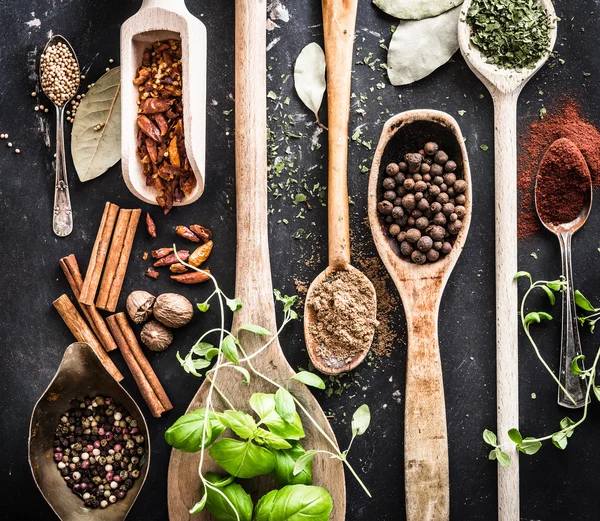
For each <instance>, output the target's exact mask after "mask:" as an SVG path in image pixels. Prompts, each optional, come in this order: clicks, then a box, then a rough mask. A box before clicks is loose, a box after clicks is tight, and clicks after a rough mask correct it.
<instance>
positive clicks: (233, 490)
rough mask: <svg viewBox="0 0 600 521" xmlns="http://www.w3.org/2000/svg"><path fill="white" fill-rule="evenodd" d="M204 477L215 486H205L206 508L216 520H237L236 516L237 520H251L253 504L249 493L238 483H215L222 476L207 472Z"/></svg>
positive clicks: (220, 479)
mask: <svg viewBox="0 0 600 521" xmlns="http://www.w3.org/2000/svg"><path fill="white" fill-rule="evenodd" d="M204 478H205V479H206V481H208V482H209V483H210V484H211V485H212V486H214V487H216V488H217V490H214V489H213V488H211V487H209V486H207V487H205V491H206V494H207V496H208V500H207V502H206V509H207V510H208V511H209V512H210V514H211V515H212V516H213V517H214V518H215V520H216V521H238V516H239V521H251V519H252V511H253V510H254V505H253V503H252V499H251V498H250V494H248V493H246V491H245V490H244V489H243V488H242V486H241V485H240V484H238V483H230V484H229V485H226V486H225V487H223V486H220V485H217V483H219V482H220V481H222V478H221V476H219V475H217V474H212V473H211V472H208V473H207V474H206V476H204ZM226 498H227V499H226ZM227 500H229V501H227ZM230 503H231V504H230ZM232 505H233V508H232ZM236 512H237V515H236Z"/></svg>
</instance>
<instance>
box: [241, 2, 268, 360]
mask: <svg viewBox="0 0 600 521" xmlns="http://www.w3.org/2000/svg"><path fill="white" fill-rule="evenodd" d="M266 13H267V7H266V2H265V0H236V2H235V63H236V74H235V99H236V102H235V136H236V139H235V157H236V165H235V172H236V208H237V211H236V215H237V254H236V279H235V287H236V296H237V297H240V298H241V299H242V302H243V307H242V309H241V310H240V311H238V312H236V313H235V315H234V319H233V323H234V325H233V330H234V331H236V330H237V328H238V327H239V326H241V325H242V324H244V323H246V324H247V323H252V324H259V325H261V326H263V327H266V328H267V329H269V330H270V331H275V330H276V329H277V328H276V327H275V306H274V303H273V287H272V282H271V266H270V261H269V241H268V239H269V236H268V222H267V98H266V96H267V83H266V82H267V80H266V74H265V71H266V70H267V28H266V16H267V14H266ZM248 194H252V197H250V196H249V195H248ZM250 350H252V348H250Z"/></svg>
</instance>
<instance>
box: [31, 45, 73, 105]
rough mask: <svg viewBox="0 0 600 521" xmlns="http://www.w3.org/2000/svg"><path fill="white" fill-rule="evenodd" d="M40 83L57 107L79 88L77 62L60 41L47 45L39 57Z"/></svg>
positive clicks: (69, 50)
mask: <svg viewBox="0 0 600 521" xmlns="http://www.w3.org/2000/svg"><path fill="white" fill-rule="evenodd" d="M40 72H41V78H40V81H41V84H42V89H43V90H44V93H45V94H46V96H48V98H49V99H50V100H51V101H53V102H54V103H55V104H56V105H58V106H59V107H62V106H63V105H64V104H65V103H67V101H69V100H70V99H71V98H72V97H73V96H75V93H76V92H77V89H78V88H79V64H78V63H77V60H76V59H75V56H73V53H72V52H71V49H69V47H68V46H67V45H65V44H64V43H62V42H58V43H56V44H55V45H51V46H49V47H48V48H47V49H46V50H45V51H44V53H43V54H42V56H41V58H40Z"/></svg>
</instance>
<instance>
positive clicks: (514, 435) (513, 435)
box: [508, 429, 523, 445]
mask: <svg viewBox="0 0 600 521" xmlns="http://www.w3.org/2000/svg"><path fill="white" fill-rule="evenodd" d="M508 437H509V438H510V439H511V440H512V441H513V442H514V443H516V444H517V445H519V444H520V443H521V442H522V441H523V436H521V433H520V432H519V431H518V430H517V429H510V430H509V431H508Z"/></svg>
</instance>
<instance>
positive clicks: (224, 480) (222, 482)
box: [204, 472, 235, 488]
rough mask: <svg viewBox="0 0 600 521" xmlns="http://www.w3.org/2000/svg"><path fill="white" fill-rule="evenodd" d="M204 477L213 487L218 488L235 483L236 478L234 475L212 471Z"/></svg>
mask: <svg viewBox="0 0 600 521" xmlns="http://www.w3.org/2000/svg"><path fill="white" fill-rule="evenodd" d="M204 477H205V478H206V480H207V481H209V482H210V484H211V485H212V486H213V487H217V488H223V487H226V486H227V485H229V483H233V480H234V479H235V478H234V477H233V476H219V475H218V474H213V473H212V472H207V473H206V475H205V476H204Z"/></svg>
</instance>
